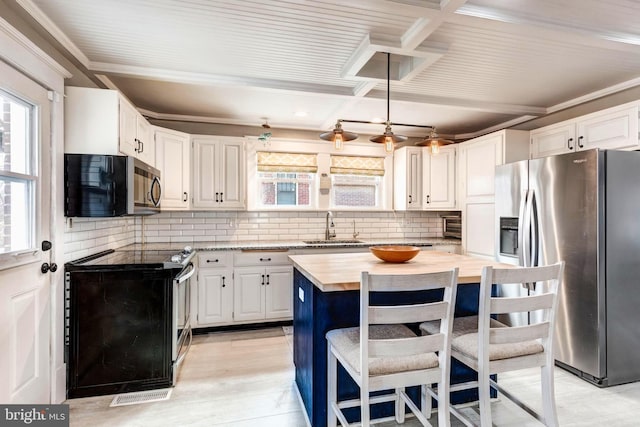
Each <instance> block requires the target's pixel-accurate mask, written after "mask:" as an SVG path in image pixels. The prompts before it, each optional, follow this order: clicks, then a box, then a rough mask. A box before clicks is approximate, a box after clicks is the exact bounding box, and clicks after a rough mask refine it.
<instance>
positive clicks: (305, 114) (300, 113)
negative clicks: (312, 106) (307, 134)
mask: <svg viewBox="0 0 640 427" xmlns="http://www.w3.org/2000/svg"><path fill="white" fill-rule="evenodd" d="M307 114H308V113H307V112H306V111H296V112H295V116H296V117H307Z"/></svg>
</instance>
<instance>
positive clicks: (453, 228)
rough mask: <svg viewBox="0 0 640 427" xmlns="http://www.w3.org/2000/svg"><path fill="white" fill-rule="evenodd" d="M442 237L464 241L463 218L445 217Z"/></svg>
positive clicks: (443, 218)
mask: <svg viewBox="0 0 640 427" xmlns="http://www.w3.org/2000/svg"><path fill="white" fill-rule="evenodd" d="M442 236H443V237H453V238H455V239H462V218H461V217H460V216H456V215H450V216H449V215H448V216H443V217H442Z"/></svg>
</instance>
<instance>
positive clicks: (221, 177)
mask: <svg viewBox="0 0 640 427" xmlns="http://www.w3.org/2000/svg"><path fill="white" fill-rule="evenodd" d="M192 142H193V152H192V159H193V161H192V166H193V175H192V176H193V193H194V194H193V200H192V207H193V208H204V209H244V208H245V207H246V206H245V193H246V189H245V172H244V171H245V158H244V140H243V139H242V138H233V137H216V136H206V135H197V136H193V137H192Z"/></svg>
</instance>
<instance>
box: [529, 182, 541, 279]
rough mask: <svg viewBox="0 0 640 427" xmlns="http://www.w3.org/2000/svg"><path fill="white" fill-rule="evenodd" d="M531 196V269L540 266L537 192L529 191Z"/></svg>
mask: <svg viewBox="0 0 640 427" xmlns="http://www.w3.org/2000/svg"><path fill="white" fill-rule="evenodd" d="M529 191H530V192H531V195H530V196H529V199H530V201H529V203H530V205H531V259H530V265H531V267H537V266H538V264H539V259H538V250H539V243H540V240H539V235H540V234H539V233H540V232H539V231H538V227H539V225H540V224H539V223H538V204H537V203H536V192H535V190H529Z"/></svg>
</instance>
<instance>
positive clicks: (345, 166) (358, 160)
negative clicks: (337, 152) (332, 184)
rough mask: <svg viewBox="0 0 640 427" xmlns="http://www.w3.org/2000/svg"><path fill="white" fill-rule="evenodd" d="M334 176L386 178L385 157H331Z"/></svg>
mask: <svg viewBox="0 0 640 427" xmlns="http://www.w3.org/2000/svg"><path fill="white" fill-rule="evenodd" d="M330 171H331V173H332V174H345V175H369V176H384V157H364V156H331V169H330Z"/></svg>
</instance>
